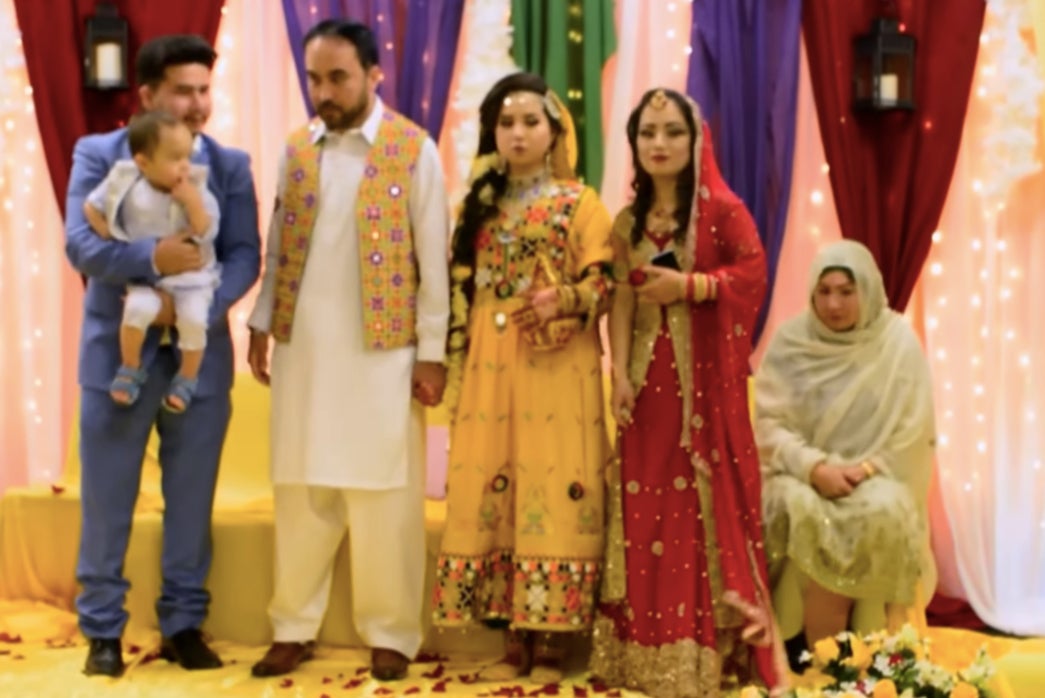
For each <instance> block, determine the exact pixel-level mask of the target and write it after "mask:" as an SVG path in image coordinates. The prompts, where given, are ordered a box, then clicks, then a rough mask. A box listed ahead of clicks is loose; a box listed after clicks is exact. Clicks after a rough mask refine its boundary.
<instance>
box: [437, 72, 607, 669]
mask: <svg viewBox="0 0 1045 698" xmlns="http://www.w3.org/2000/svg"><path fill="white" fill-rule="evenodd" d="M479 118H480V136H479V148H478V154H477V158H476V162H475V165H474V167H473V171H472V175H471V177H470V189H469V191H468V193H467V195H466V197H465V199H464V202H463V204H462V208H461V212H460V215H459V218H458V221H457V226H456V228H455V230H454V239H453V254H452V274H451V276H452V288H451V294H452V297H451V298H452V300H451V307H452V311H451V320H450V333H449V339H448V345H449V351H448V359H447V360H448V369H449V371H448V388H447V402H448V404H449V408H450V414H451V427H450V456H449V461H448V472H447V525H446V531H445V533H444V535H443V541H442V550H441V554H440V555H439V562H438V567H437V577H436V585H435V590H434V594H433V616H434V622H435V623H436V625H440V626H444V627H446V626H464V625H468V624H471V623H483V624H486V625H488V626H490V627H494V628H501V629H504V630H505V632H506V636H507V638H506V651H505V656H504V657H503V659H501V660H500V661H499V662H497V663H496V664H494V665H493V666H491V667H488V668H487V669H486V670H484V671H483V672H482V673H481V674H480V678H483V679H487V680H511V679H514V678H516V677H519V676H523V675H526V674H527V673H529V674H530V678H531V680H533V681H535V682H539V683H553V682H556V681H558V680H559V679H561V678H562V671H561V663H562V659H563V654H564V652H565V647H564V639H565V637H566V633H571V632H578V631H586V630H588V629H589V628H590V626H591V622H592V619H593V608H594V602H595V593H596V588H597V584H598V580H599V574H600V569H601V560H602V552H603V521H604V514H603V500H604V497H603V473H604V467H605V463H606V460H607V457H608V453H609V448H608V439H607V433H606V425H605V423H604V415H603V393H602V368H601V357H600V353H601V352H600V346H599V338H598V318H599V316H600V315H601V314H602V313H603V312H604V311H605V309H606V306H607V304H608V297H609V294H610V279H611V278H612V261H613V250H612V246H611V242H610V230H611V221H610V217H609V214H608V213H607V211H606V209H605V208H604V207H603V205H602V203H601V202H600V201H599V199H598V196H597V195H596V193H595V192H594V191H593V190H592V189H590V188H588V187H586V186H584V185H583V184H581V183H580V182H578V181H577V179H576V177H575V175H574V173H573V164H574V161H575V157H576V138H575V134H574V130H573V123H572V120H571V118H570V115H569V112H567V111H566V108H565V107H564V106H563V105H562V103H561V102H560V101H559V99H558V98H557V97H556V96H555V95H554V93H552V92H551V91H550V90H549V89H548V87H547V85H546V84H545V82H544V80H543V79H542V78H540V77H539V76H537V75H532V74H528V73H516V74H513V75H509V76H507V77H505V78H503V79H502V80H501V81H500V82H498V83H497V84H496V85H494V86H493V88H492V89H491V90H490V92H489V94H487V96H486V98H485V99H484V100H483V103H482V105H481V106H480V111H479Z"/></svg>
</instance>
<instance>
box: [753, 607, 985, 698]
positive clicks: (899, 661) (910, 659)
mask: <svg viewBox="0 0 1045 698" xmlns="http://www.w3.org/2000/svg"><path fill="white" fill-rule="evenodd" d="M930 645H931V642H930V640H929V639H928V638H923V637H920V636H919V634H918V632H917V631H916V630H915V629H914V628H913V627H911V626H910V625H905V626H904V627H903V629H902V630H901V631H900V632H899V633H896V634H894V635H889V634H888V633H884V632H879V633H871V634H870V635H864V636H859V635H856V634H854V633H848V632H846V633H840V634H839V635H836V636H835V637H829V638H825V639H823V640H820V641H819V642H817V643H816V644H815V645H814V646H813V651H812V652H804V653H803V654H802V657H801V661H803V662H805V663H808V664H809V666H810V668H809V670H807V672H806V673H805V674H804V675H803V679H804V680H805V681H807V682H808V683H810V684H811V686H810V687H801V688H795V689H792V690H791V691H789V692H788V693H786V694H785V696H787V698H994V696H993V693H992V692H991V690H990V688H989V684H990V681H991V679H992V677H993V676H994V673H995V669H994V664H993V662H992V661H991V659H990V657H989V656H988V655H987V651H986V650H985V649H984V648H982V647H981V648H980V650H979V652H978V653H977V655H976V658H975V659H974V660H973V662H972V664H970V665H969V666H968V667H966V668H964V669H962V670H961V671H958V672H951V671H948V670H947V669H945V668H943V667H941V666H940V665H938V664H934V663H933V662H932V661H931V660H930ZM767 695H768V694H767V693H766V691H765V690H764V689H761V688H755V687H749V688H745V689H743V690H741V691H740V693H739V695H738V698H767Z"/></svg>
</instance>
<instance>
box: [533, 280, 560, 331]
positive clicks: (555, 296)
mask: <svg viewBox="0 0 1045 698" xmlns="http://www.w3.org/2000/svg"><path fill="white" fill-rule="evenodd" d="M530 305H532V306H533V310H534V312H535V313H537V317H538V319H540V321H541V323H542V324H543V323H545V322H548V321H549V320H551V319H552V318H553V317H555V316H556V315H558V314H559V292H558V291H557V290H556V289H555V288H554V287H551V286H549V287H546V288H542V289H541V290H539V291H534V292H533V293H532V294H530Z"/></svg>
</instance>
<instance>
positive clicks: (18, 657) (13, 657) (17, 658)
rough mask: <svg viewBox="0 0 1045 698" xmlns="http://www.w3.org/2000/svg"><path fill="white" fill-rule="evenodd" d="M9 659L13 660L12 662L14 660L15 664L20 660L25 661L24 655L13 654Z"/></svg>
mask: <svg viewBox="0 0 1045 698" xmlns="http://www.w3.org/2000/svg"><path fill="white" fill-rule="evenodd" d="M11 659H13V660H15V661H16V662H17V661H18V660H20V659H25V655H21V654H13V655H11Z"/></svg>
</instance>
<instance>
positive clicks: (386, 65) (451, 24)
mask: <svg viewBox="0 0 1045 698" xmlns="http://www.w3.org/2000/svg"><path fill="white" fill-rule="evenodd" d="M464 2H465V0H283V14H284V16H285V18H286V23H287V36H288V38H289V39H290V50H291V51H292V52H293V54H294V63H295V65H296V66H297V69H298V80H299V82H300V84H301V94H302V97H303V98H304V99H305V106H306V108H307V109H308V112H309V115H310V116H311V115H313V114H314V112H313V111H312V105H310V104H309V103H308V85H307V83H306V79H305V57H304V51H303V47H302V45H301V44H302V40H303V39H304V37H305V34H306V33H307V32H308V30H309V29H310V28H311V27H312V26H314V25H315V24H317V23H318V22H320V21H321V20H324V19H331V18H345V19H351V20H353V21H356V22H362V23H363V24H366V25H367V26H369V27H370V28H371V29H372V30H373V32H374V34H375V36H376V37H377V41H378V47H379V50H380V54H379V56H380V62H381V70H382V72H384V81H383V82H382V83H381V86H380V87H379V88H378V93H379V94H380V95H381V99H383V100H384V101H385V103H386V104H388V105H389V106H390V107H392V108H393V109H396V110H397V111H400V112H402V113H403V114H405V115H406V116H408V117H410V118H411V119H413V120H414V121H416V122H417V123H419V124H421V125H422V126H424V127H425V129H426V130H427V131H428V132H429V133H430V134H432V136H433V138H438V137H439V131H440V130H441V129H442V125H443V115H444V114H445V112H446V102H447V99H448V97H449V92H450V80H451V78H452V77H453V69H454V59H455V57H456V54H457V38H458V36H459V34H460V32H461V18H462V15H463V13H464Z"/></svg>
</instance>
